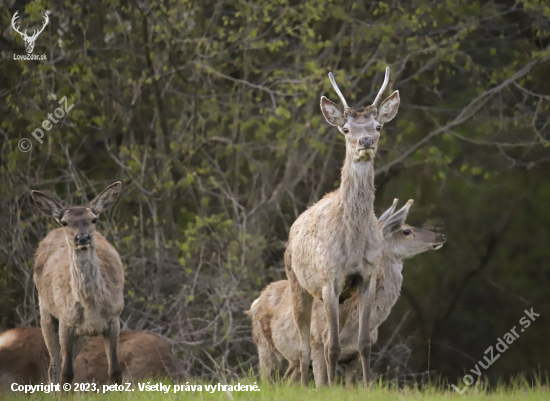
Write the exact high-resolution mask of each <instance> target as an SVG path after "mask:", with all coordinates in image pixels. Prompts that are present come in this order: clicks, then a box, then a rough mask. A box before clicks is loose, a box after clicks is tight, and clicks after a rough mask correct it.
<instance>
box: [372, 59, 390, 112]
mask: <svg viewBox="0 0 550 401" xmlns="http://www.w3.org/2000/svg"><path fill="white" fill-rule="evenodd" d="M389 80H390V67H386V76H385V77H384V83H383V84H382V87H381V88H380V91H379V92H378V95H376V99H374V102H373V103H372V105H373V106H376V104H377V103H378V102H379V101H380V97H381V96H382V93H383V92H384V90H385V89H386V86H388V82H389Z"/></svg>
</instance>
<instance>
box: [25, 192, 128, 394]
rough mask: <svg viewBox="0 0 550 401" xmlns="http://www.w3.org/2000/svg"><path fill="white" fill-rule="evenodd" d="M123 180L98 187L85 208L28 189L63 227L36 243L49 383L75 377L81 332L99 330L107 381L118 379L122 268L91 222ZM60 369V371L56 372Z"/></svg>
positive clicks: (36, 275) (112, 199)
mask: <svg viewBox="0 0 550 401" xmlns="http://www.w3.org/2000/svg"><path fill="white" fill-rule="evenodd" d="M120 189H121V183H120V182H116V183H114V184H112V185H110V186H109V187H108V188H107V189H105V190H104V191H103V192H101V193H100V194H99V195H98V196H97V197H96V198H95V199H94V200H93V201H92V202H90V205H89V206H88V207H71V208H64V207H63V206H61V205H60V204H59V203H57V202H56V201H55V200H53V199H52V198H50V197H49V196H47V195H45V194H43V193H41V192H38V191H32V192H31V194H32V198H33V200H34V203H35V204H36V206H37V207H38V209H39V210H40V211H41V212H42V213H44V214H45V215H47V216H50V217H53V218H55V220H56V221H57V222H58V223H59V224H60V225H61V226H62V227H60V228H57V229H55V230H53V231H51V232H50V233H49V234H48V235H47V236H46V238H45V239H44V240H43V241H42V242H41V243H40V246H39V247H38V250H37V251H36V256H35V263H34V281H35V283H36V287H37V289H38V297H39V300H40V322H41V326H42V332H43V334H44V339H45V340H46V345H47V347H48V351H49V356H50V367H49V369H48V378H49V380H50V382H52V383H58V382H59V376H60V373H61V381H62V382H63V383H70V382H72V380H73V374H74V372H73V361H74V358H76V356H77V355H78V352H79V350H80V348H81V347H82V344H83V343H84V337H83V336H93V335H98V334H102V335H103V337H104V339H105V349H106V351H107V359H108V361H109V376H110V378H111V380H113V381H116V382H117V383H120V380H121V370H120V365H119V362H118V357H117V344H118V335H119V330H120V323H119V316H120V314H121V312H122V308H123V306H124V298H123V286H124V269H123V268H122V262H121V260H120V256H119V255H118V252H117V251H116V250H115V248H113V246H112V245H111V244H109V242H107V240H106V239H105V237H103V236H102V235H101V234H100V233H98V232H96V230H95V224H96V221H97V217H98V215H99V214H100V213H103V212H105V211H106V210H107V209H109V208H110V207H111V206H113V204H114V203H115V202H116V200H117V198H118V196H119V194H120ZM60 368H61V372H60V371H59V370H60Z"/></svg>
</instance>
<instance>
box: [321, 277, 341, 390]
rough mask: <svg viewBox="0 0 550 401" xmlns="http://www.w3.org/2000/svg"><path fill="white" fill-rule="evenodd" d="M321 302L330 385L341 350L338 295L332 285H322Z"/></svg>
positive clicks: (332, 382) (334, 376)
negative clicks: (325, 321) (323, 312)
mask: <svg viewBox="0 0 550 401" xmlns="http://www.w3.org/2000/svg"><path fill="white" fill-rule="evenodd" d="M323 304H324V305H325V313H326V314H327V323H328V340H327V344H326V349H327V355H326V356H327V371H328V382H329V385H332V384H334V379H335V378H336V368H337V367H338V359H340V353H341V351H342V346H341V345H340V328H339V317H338V315H339V308H338V295H336V291H335V288H334V286H333V285H330V286H324V287H323Z"/></svg>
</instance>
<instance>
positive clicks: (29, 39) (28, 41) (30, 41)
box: [11, 11, 50, 53]
mask: <svg viewBox="0 0 550 401" xmlns="http://www.w3.org/2000/svg"><path fill="white" fill-rule="evenodd" d="M18 12H19V11H16V12H15V14H13V18H12V19H11V26H12V27H13V29H14V30H15V32H17V33H18V34H19V35H21V37H22V38H23V40H24V41H25V49H26V50H27V53H32V51H33V49H34V42H35V41H36V38H38V35H40V34H41V33H42V31H43V30H44V28H46V25H48V22H49V21H50V19H49V18H48V14H44V19H45V21H44V25H42V29H40V30H39V31H38V32H36V30H34V31H33V34H32V36H29V35H27V30H26V29H25V32H21V31H20V30H19V29H18V27H16V26H15V20H16V19H17V18H18V16H17V13H18Z"/></svg>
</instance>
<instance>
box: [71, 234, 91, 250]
mask: <svg viewBox="0 0 550 401" xmlns="http://www.w3.org/2000/svg"><path fill="white" fill-rule="evenodd" d="M91 242H92V237H91V236H90V234H77V235H76V236H75V237H74V243H75V245H76V247H77V249H86V248H88V246H89V245H90V243H91Z"/></svg>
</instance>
